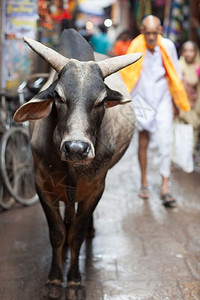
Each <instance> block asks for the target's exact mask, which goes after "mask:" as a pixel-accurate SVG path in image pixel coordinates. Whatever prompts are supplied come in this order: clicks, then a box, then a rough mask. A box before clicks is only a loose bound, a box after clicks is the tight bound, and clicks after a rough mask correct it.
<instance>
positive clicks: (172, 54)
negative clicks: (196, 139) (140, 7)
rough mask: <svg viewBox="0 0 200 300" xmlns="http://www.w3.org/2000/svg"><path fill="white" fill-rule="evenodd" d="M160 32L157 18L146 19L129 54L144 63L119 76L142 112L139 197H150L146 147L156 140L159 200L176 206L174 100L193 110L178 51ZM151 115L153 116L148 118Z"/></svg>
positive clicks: (166, 204) (178, 104)
mask: <svg viewBox="0 0 200 300" xmlns="http://www.w3.org/2000/svg"><path fill="white" fill-rule="evenodd" d="M161 32H162V27H161V23H160V20H159V19H158V18H157V17H155V16H152V15H150V16H147V17H145V18H144V19H143V21H142V26H141V34H140V35H139V36H138V37H136V38H135V39H134V40H133V41H132V43H131V45H130V47H129V48H128V50H127V54H128V53H133V52H142V54H143V56H142V59H140V60H139V61H138V62H136V63H135V65H134V66H132V65H131V66H129V67H127V68H125V69H123V70H121V71H120V73H121V76H122V78H123V80H124V82H125V84H126V86H127V88H128V90H129V92H130V93H131V96H132V99H133V105H134V107H135V111H136V114H138V112H139V114H141V112H143V117H142V118H140V124H139V147H138V158H139V163H140V169H141V190H140V193H139V196H140V197H141V198H143V199H147V198H148V197H149V190H148V182H147V176H146V169H147V147H148V144H149V140H150V139H151V138H153V140H156V141H158V143H157V144H158V145H157V147H158V158H159V171H160V174H161V177H162V184H161V190H160V197H161V200H162V203H163V205H165V206H174V204H175V199H174V198H173V196H172V195H171V194H170V193H169V191H168V180H169V177H170V158H171V142H172V129H173V103H172V97H173V100H174V103H175V104H176V106H178V107H179V108H181V109H182V110H184V111H189V110H190V104H189V100H188V98H187V94H186V92H185V89H184V86H183V84H182V81H181V79H180V77H179V76H181V74H180V72H179V68H178V57H177V52H176V48H175V46H174V44H173V42H172V41H170V40H169V39H165V38H163V37H162V36H161ZM138 106H139V108H137V107H138ZM148 112H151V113H150V114H149V115H148V114H147V113H148Z"/></svg>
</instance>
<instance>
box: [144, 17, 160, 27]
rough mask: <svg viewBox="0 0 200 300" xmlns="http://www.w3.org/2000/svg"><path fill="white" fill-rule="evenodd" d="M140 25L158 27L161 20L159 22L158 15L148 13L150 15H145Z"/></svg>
mask: <svg viewBox="0 0 200 300" xmlns="http://www.w3.org/2000/svg"><path fill="white" fill-rule="evenodd" d="M142 26H144V27H145V28H149V27H160V26H161V22H160V19H159V18H158V17H156V16H153V15H150V16H147V17H145V18H144V19H143V20H142Z"/></svg>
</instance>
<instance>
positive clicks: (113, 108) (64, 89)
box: [14, 29, 141, 298]
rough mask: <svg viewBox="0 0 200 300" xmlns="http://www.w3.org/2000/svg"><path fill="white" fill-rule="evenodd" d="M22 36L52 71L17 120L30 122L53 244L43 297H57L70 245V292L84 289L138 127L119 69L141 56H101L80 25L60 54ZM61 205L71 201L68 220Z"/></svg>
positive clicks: (67, 34) (38, 187) (66, 34)
mask: <svg viewBox="0 0 200 300" xmlns="http://www.w3.org/2000/svg"><path fill="white" fill-rule="evenodd" d="M24 40H25V42H26V43H27V44H28V45H29V46H30V47H31V48H32V49H33V50H34V51H35V52H36V53H37V54H39V55H40V56H41V57H42V58H43V59H44V60H46V61H47V62H48V63H49V64H50V66H51V67H52V68H53V70H54V71H53V72H52V73H51V76H50V79H49V80H48V82H47V83H46V84H45V86H44V87H43V89H42V90H41V91H40V92H39V93H38V94H37V95H36V96H34V97H33V98H32V99H31V100H30V101H29V102H27V103H25V104H23V105H22V106H21V107H20V108H19V109H18V110H17V111H16V112H15V115H14V120H15V121H16V122H18V123H21V122H25V121H29V128H30V138H31V149H32V154H33V159H34V173H35V185H36V190H37V193H38V195H39V199H40V202H41V205H42V207H43V209H44V212H45V215H46V219H47V223H48V227H49V236H50V243H51V246H52V262H51V268H50V272H49V275H48V280H47V282H46V283H45V285H44V288H43V295H44V296H45V297H47V298H58V297H59V296H60V294H61V284H62V280H63V262H62V251H63V246H64V245H65V242H67V245H68V247H69V249H70V253H71V257H70V266H69V270H68V273H67V279H68V284H67V288H68V291H69V294H70V290H71V291H72V290H73V291H74V290H78V289H79V290H80V288H82V286H83V285H82V283H81V275H80V271H79V251H80V247H81V244H82V242H83V240H84V237H85V234H86V231H87V226H89V225H90V224H91V223H92V213H93V211H94V209H95V207H96V206H97V204H98V202H99V200H100V198H101V196H102V194H103V191H104V187H105V178H106V174H107V172H108V170H109V169H110V168H112V166H113V165H114V164H116V163H117V161H118V160H119V159H120V158H121V157H122V155H123V154H124V153H125V151H126V149H127V148H128V146H129V143H130V141H131V138H132V134H133V131H134V125H135V115H134V110H133V107H132V104H131V100H130V99H131V97H130V95H129V93H128V91H127V90H126V88H125V86H124V84H123V81H122V79H121V78H120V75H119V74H118V73H116V72H117V71H119V70H120V69H122V68H124V67H126V66H128V65H130V64H132V63H134V62H135V61H137V60H138V59H139V58H140V57H141V54H140V53H134V54H128V55H124V56H120V57H112V58H107V59H103V60H100V61H95V58H94V52H93V50H92V48H91V46H90V45H89V43H88V42H87V41H86V40H85V39H84V38H83V37H82V36H81V35H80V34H79V33H78V32H77V31H76V30H74V29H67V30H64V31H63V33H62V34H61V37H60V42H59V45H58V48H57V51H55V50H53V49H51V48H48V47H46V46H44V45H43V44H41V43H39V42H37V41H35V40H32V39H30V38H28V37H25V38H24ZM97 56H98V55H97ZM60 202H64V204H65V216H64V217H62V216H61V213H60V209H59V203H60ZM75 202H77V203H78V204H76V205H75ZM90 228H91V231H90V232H91V233H92V229H93V228H92V226H90ZM69 298H70V297H69Z"/></svg>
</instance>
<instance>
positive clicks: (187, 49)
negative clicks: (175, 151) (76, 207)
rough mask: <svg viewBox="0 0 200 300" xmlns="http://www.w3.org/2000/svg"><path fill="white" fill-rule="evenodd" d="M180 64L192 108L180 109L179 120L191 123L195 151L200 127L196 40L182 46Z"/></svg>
mask: <svg viewBox="0 0 200 300" xmlns="http://www.w3.org/2000/svg"><path fill="white" fill-rule="evenodd" d="M179 66H180V69H181V72H182V75H183V79H182V80H183V84H184V87H185V90H186V92H187V95H188V98H189V101H190V105H191V110H190V111H189V112H185V111H182V110H180V111H179V116H178V122H180V123H185V124H191V125H192V126H193V132H194V151H195V150H196V147H197V143H198V136H199V129H200V74H199V70H200V56H199V49H198V46H197V44H196V43H195V42H192V41H187V42H185V43H184V44H183V46H182V51H181V57H180V59H179Z"/></svg>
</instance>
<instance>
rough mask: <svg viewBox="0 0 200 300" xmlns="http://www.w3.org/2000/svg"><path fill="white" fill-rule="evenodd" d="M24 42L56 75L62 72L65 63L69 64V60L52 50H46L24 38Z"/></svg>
mask: <svg viewBox="0 0 200 300" xmlns="http://www.w3.org/2000/svg"><path fill="white" fill-rule="evenodd" d="M24 41H25V42H26V43H27V44H28V45H29V46H30V47H31V49H33V51H35V52H36V53H37V54H39V55H40V56H41V57H42V58H43V59H44V60H46V62H48V63H49V64H50V65H51V66H52V68H54V69H55V70H56V71H57V72H58V73H59V72H60V71H61V70H62V68H63V67H64V66H65V65H66V63H68V62H69V58H66V57H64V56H63V55H61V54H59V53H58V52H56V51H54V50H53V49H51V48H48V47H46V46H44V45H43V44H41V43H39V42H37V41H35V40H33V39H31V38H29V37H24Z"/></svg>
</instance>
